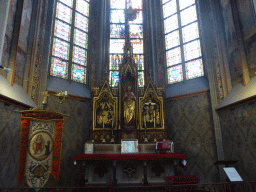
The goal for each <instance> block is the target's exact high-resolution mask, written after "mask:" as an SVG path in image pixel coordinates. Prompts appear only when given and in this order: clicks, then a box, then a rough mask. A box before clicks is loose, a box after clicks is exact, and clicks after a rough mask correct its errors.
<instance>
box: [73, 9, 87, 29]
mask: <svg viewBox="0 0 256 192" xmlns="http://www.w3.org/2000/svg"><path fill="white" fill-rule="evenodd" d="M75 27H77V28H79V29H81V30H83V31H85V32H87V31H88V19H87V18H86V17H85V16H83V15H82V14H80V13H76V20H75Z"/></svg>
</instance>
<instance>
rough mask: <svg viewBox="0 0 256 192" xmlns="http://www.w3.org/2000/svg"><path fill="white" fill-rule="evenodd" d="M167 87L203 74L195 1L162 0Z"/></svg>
mask: <svg viewBox="0 0 256 192" xmlns="http://www.w3.org/2000/svg"><path fill="white" fill-rule="evenodd" d="M162 3H163V18H164V32H165V48H166V65H167V76H168V84H172V83H177V82H180V81H183V80H184V79H193V78H196V77H201V76H203V75H204V72H203V60H202V52H201V43H200V37H199V30H198V18H197V8H196V0H162Z"/></svg>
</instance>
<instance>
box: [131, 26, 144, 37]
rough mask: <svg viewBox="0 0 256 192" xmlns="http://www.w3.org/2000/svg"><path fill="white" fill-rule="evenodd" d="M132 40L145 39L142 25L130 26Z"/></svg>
mask: <svg viewBox="0 0 256 192" xmlns="http://www.w3.org/2000/svg"><path fill="white" fill-rule="evenodd" d="M130 38H141V39H142V38H143V26H142V25H130Z"/></svg>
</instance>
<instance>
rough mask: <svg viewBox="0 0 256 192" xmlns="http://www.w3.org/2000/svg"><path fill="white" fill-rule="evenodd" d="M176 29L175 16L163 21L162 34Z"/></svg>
mask: <svg viewBox="0 0 256 192" xmlns="http://www.w3.org/2000/svg"><path fill="white" fill-rule="evenodd" d="M177 28H178V17H177V14H175V15H173V16H171V17H169V18H167V19H165V20H164V32H165V33H168V32H170V31H173V30H174V29H177Z"/></svg>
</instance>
